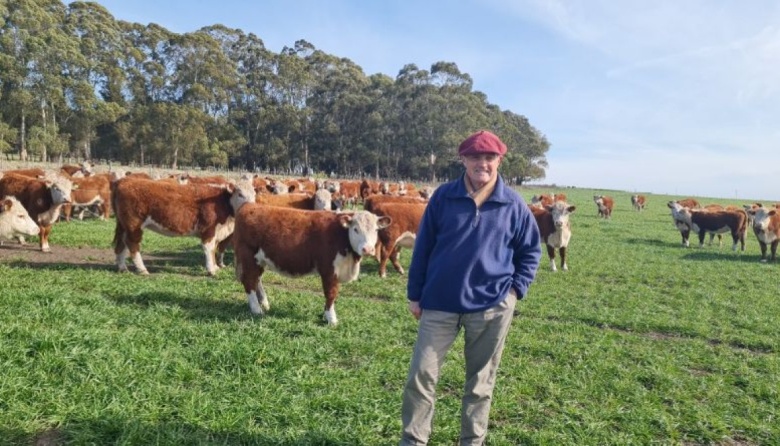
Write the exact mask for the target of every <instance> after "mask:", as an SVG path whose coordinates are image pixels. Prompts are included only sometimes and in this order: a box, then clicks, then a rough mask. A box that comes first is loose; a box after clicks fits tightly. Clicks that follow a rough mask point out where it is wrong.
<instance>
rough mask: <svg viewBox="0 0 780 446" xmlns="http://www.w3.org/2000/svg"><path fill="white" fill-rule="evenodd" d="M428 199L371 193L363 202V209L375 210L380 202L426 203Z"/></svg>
mask: <svg viewBox="0 0 780 446" xmlns="http://www.w3.org/2000/svg"><path fill="white" fill-rule="evenodd" d="M427 202H428V200H426V199H424V198H420V197H404V196H396V195H381V194H380V195H371V196H369V197H368V198H366V200H365V201H364V202H363V209H365V210H367V211H368V212H374V207H375V206H376V205H377V204H378V203H411V204H426V203H427Z"/></svg>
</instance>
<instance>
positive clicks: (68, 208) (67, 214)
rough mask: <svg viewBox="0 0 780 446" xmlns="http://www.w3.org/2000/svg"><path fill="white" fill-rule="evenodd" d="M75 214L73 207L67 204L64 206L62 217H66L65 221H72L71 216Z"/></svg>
mask: <svg viewBox="0 0 780 446" xmlns="http://www.w3.org/2000/svg"><path fill="white" fill-rule="evenodd" d="M72 212H73V205H72V204H70V203H65V204H63V205H62V215H63V216H64V217H65V221H70V214H71V213H72Z"/></svg>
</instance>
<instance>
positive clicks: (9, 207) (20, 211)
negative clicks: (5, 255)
mask: <svg viewBox="0 0 780 446" xmlns="http://www.w3.org/2000/svg"><path fill="white" fill-rule="evenodd" d="M40 232H41V229H40V228H39V227H38V224H37V223H35V220H33V219H32V218H30V214H29V213H28V212H27V209H25V208H24V206H22V203H20V202H19V200H17V199H16V198H14V197H4V198H3V199H1V200H0V240H2V239H11V238H16V237H32V236H35V235H38V234H39V233H40Z"/></svg>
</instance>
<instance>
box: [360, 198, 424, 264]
mask: <svg viewBox="0 0 780 446" xmlns="http://www.w3.org/2000/svg"><path fill="white" fill-rule="evenodd" d="M425 206H426V205H425V203H392V202H378V203H375V204H374V205H373V207H372V209H373V210H372V211H371V212H373V213H374V214H376V215H378V216H380V217H388V218H389V219H390V221H391V222H392V223H390V225H388V226H387V227H385V228H383V229H380V230H379V240H378V244H377V246H378V247H379V249H378V252H377V253H376V254H377V256H378V258H379V276H380V277H386V276H387V260H388V259H389V260H390V262H391V263H392V264H393V267H394V268H395V270H396V271H398V274H404V269H403V267H402V266H401V263H400V262H399V261H398V255H399V253H400V251H401V248H408V249H412V248H414V241H415V240H416V239H417V228H419V227H420V221H421V220H422V216H423V213H424V212H425Z"/></svg>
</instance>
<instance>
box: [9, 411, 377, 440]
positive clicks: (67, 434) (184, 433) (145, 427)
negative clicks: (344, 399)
mask: <svg viewBox="0 0 780 446" xmlns="http://www.w3.org/2000/svg"><path fill="white" fill-rule="evenodd" d="M257 422H258V424H261V423H262V420H257ZM294 431H296V432H297V431H298V429H294ZM0 438H2V440H3V444H18V445H35V446H60V445H68V444H177V445H189V444H192V445H196V444H229V445H277V446H294V445H307V444H312V445H313V444H317V445H340V444H361V443H362V441H361V438H359V437H357V436H356V434H350V433H349V432H348V431H345V432H344V433H342V434H340V435H339V436H338V437H335V436H333V435H332V434H330V433H326V432H321V431H311V432H304V433H300V434H298V435H296V436H293V435H273V434H271V433H265V432H264V433H249V432H229V431H224V430H210V429H205V428H203V427H200V426H196V425H193V424H189V423H185V422H161V423H158V424H154V425H149V424H148V423H145V422H141V421H138V420H133V419H123V418H121V417H116V416H114V417H112V416H106V417H104V418H101V419H94V420H69V419H67V418H66V419H65V420H63V421H62V424H61V425H60V426H58V427H52V428H49V429H44V430H42V431H39V432H35V433H29V432H24V431H22V430H14V429H9V428H1V427H0Z"/></svg>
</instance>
